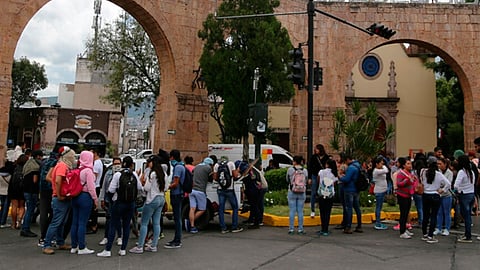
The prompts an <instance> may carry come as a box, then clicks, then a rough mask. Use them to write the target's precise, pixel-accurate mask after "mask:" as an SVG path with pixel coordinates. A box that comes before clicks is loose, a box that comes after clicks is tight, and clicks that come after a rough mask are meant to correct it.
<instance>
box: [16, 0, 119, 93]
mask: <svg viewBox="0 0 480 270" xmlns="http://www.w3.org/2000/svg"><path fill="white" fill-rule="evenodd" d="M93 4H94V0H52V1H50V2H49V3H47V4H46V5H45V6H43V7H42V8H41V9H40V10H39V11H38V12H37V14H35V16H34V17H33V18H32V19H31V20H30V22H28V24H27V27H26V28H25V29H24V31H23V33H22V36H21V38H20V40H19V41H18V44H17V48H16V51H15V56H14V57H15V59H18V58H20V57H27V58H28V59H29V60H30V61H32V60H33V61H36V62H38V63H40V64H41V65H44V66H45V70H46V73H47V78H48V87H47V89H45V90H43V91H40V92H38V96H39V97H46V96H57V95H58V85H59V84H60V83H74V81H75V65H76V59H77V56H78V55H80V54H82V53H83V52H84V51H85V43H86V41H87V39H88V38H90V37H91V36H93V29H92V24H93V17H94V10H93ZM122 11H123V10H122V9H121V8H120V7H118V6H117V5H115V4H112V3H111V2H109V1H106V0H103V1H102V9H101V14H100V15H101V25H104V24H105V23H111V22H112V21H113V20H114V19H115V18H117V17H118V16H119V15H120V13H121V12H122Z"/></svg>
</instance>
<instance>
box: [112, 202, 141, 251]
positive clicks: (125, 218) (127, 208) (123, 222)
mask: <svg viewBox="0 0 480 270" xmlns="http://www.w3.org/2000/svg"><path fill="white" fill-rule="evenodd" d="M134 210H135V202H114V203H113V209H112V219H111V221H110V222H111V225H110V226H111V227H110V228H111V229H110V231H109V232H108V242H107V245H106V247H105V250H108V251H110V250H112V244H113V239H115V233H116V231H115V230H114V229H112V228H117V227H121V228H122V232H123V235H122V246H121V247H120V249H121V250H125V249H126V248H127V244H128V238H129V237H130V221H132V216H133V211H134Z"/></svg>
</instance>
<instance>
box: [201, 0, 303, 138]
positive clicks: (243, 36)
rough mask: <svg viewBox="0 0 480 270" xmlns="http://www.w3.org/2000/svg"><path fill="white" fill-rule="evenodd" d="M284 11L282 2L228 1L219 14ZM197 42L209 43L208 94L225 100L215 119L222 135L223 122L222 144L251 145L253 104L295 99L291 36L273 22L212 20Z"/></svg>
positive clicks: (204, 62) (205, 56)
mask: <svg viewBox="0 0 480 270" xmlns="http://www.w3.org/2000/svg"><path fill="white" fill-rule="evenodd" d="M279 5H280V1H278V0H273V1H272V0H247V1H245V0H243V1H240V0H226V1H224V2H223V3H222V4H221V5H220V7H219V9H218V12H217V14H218V16H231V15H248V14H266V13H273V10H274V8H275V7H278V6H279ZM198 36H199V37H200V38H201V39H202V40H203V41H204V42H205V44H204V47H203V53H202V55H201V57H200V67H201V69H202V75H203V77H204V79H205V83H206V86H207V89H208V93H209V95H213V96H214V97H215V98H214V100H215V101H218V99H217V97H219V98H220V99H221V100H223V107H222V113H221V114H219V113H218V112H213V111H212V113H211V114H212V116H216V117H217V118H216V119H215V120H216V121H217V122H218V123H220V125H219V126H220V128H221V129H222V124H221V123H222V122H223V127H224V129H225V130H224V131H223V130H222V135H223V138H222V141H226V140H229V141H235V140H240V139H243V141H244V143H246V142H247V139H248V123H247V119H248V104H250V103H253V102H254V100H256V101H257V102H264V103H268V102H277V101H286V100H290V99H291V98H292V97H293V95H294V89H293V85H292V83H291V81H289V80H288V79H287V62H288V61H289V54H288V50H289V49H291V48H292V45H291V42H290V39H289V36H288V33H287V30H286V29H285V28H284V27H282V26H281V24H280V22H278V20H277V19H276V18H275V17H273V16H270V17H256V18H248V19H246V18H243V19H223V20H220V19H218V20H217V19H216V18H215V17H214V15H213V14H209V15H208V17H207V19H206V20H205V21H204V22H203V29H202V30H200V31H199V32H198ZM257 67H258V68H259V70H260V75H261V76H260V79H259V83H258V90H257V93H256V98H255V94H254V91H253V90H252V81H253V75H254V70H255V68H257ZM216 108H219V107H218V106H216V107H213V110H215V109H216ZM220 120H221V121H220ZM227 138H230V139H227Z"/></svg>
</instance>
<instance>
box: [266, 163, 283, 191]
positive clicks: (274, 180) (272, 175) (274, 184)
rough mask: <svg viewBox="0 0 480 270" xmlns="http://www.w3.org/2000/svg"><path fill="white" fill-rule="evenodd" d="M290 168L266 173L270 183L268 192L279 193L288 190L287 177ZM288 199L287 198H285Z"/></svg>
mask: <svg viewBox="0 0 480 270" xmlns="http://www.w3.org/2000/svg"><path fill="white" fill-rule="evenodd" d="M287 170H288V168H280V169H274V170H269V171H267V172H266V173H265V178H266V179H267V182H268V190H270V191H277V190H284V189H287V188H288V184H287V180H286V176H287ZM285 198H286V196H285Z"/></svg>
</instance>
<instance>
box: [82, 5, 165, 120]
mask: <svg viewBox="0 0 480 270" xmlns="http://www.w3.org/2000/svg"><path fill="white" fill-rule="evenodd" d="M86 47H87V51H88V52H89V53H88V58H89V60H91V61H92V63H93V64H92V69H104V70H108V73H109V79H110V83H109V84H108V85H107V86H108V87H109V88H110V92H109V93H108V94H107V95H106V96H104V97H102V98H103V99H104V100H105V101H106V102H108V103H109V104H113V105H115V106H118V107H121V106H134V107H137V108H139V107H141V106H142V104H148V107H149V108H150V109H152V111H153V109H154V106H155V104H156V103H155V100H156V99H157V97H158V95H159V91H160V69H159V64H158V58H157V55H156V53H155V49H154V47H153V45H152V43H151V42H150V39H149V37H148V35H147V34H146V33H145V30H143V28H142V26H141V25H140V24H139V23H138V22H137V21H136V20H135V19H134V18H133V17H131V16H130V15H128V14H126V13H125V14H122V15H120V16H119V18H118V19H117V20H115V21H114V22H113V24H107V25H106V26H105V27H104V28H102V29H101V30H100V32H99V33H98V38H97V39H95V38H92V39H89V40H88V41H87V44H86Z"/></svg>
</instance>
